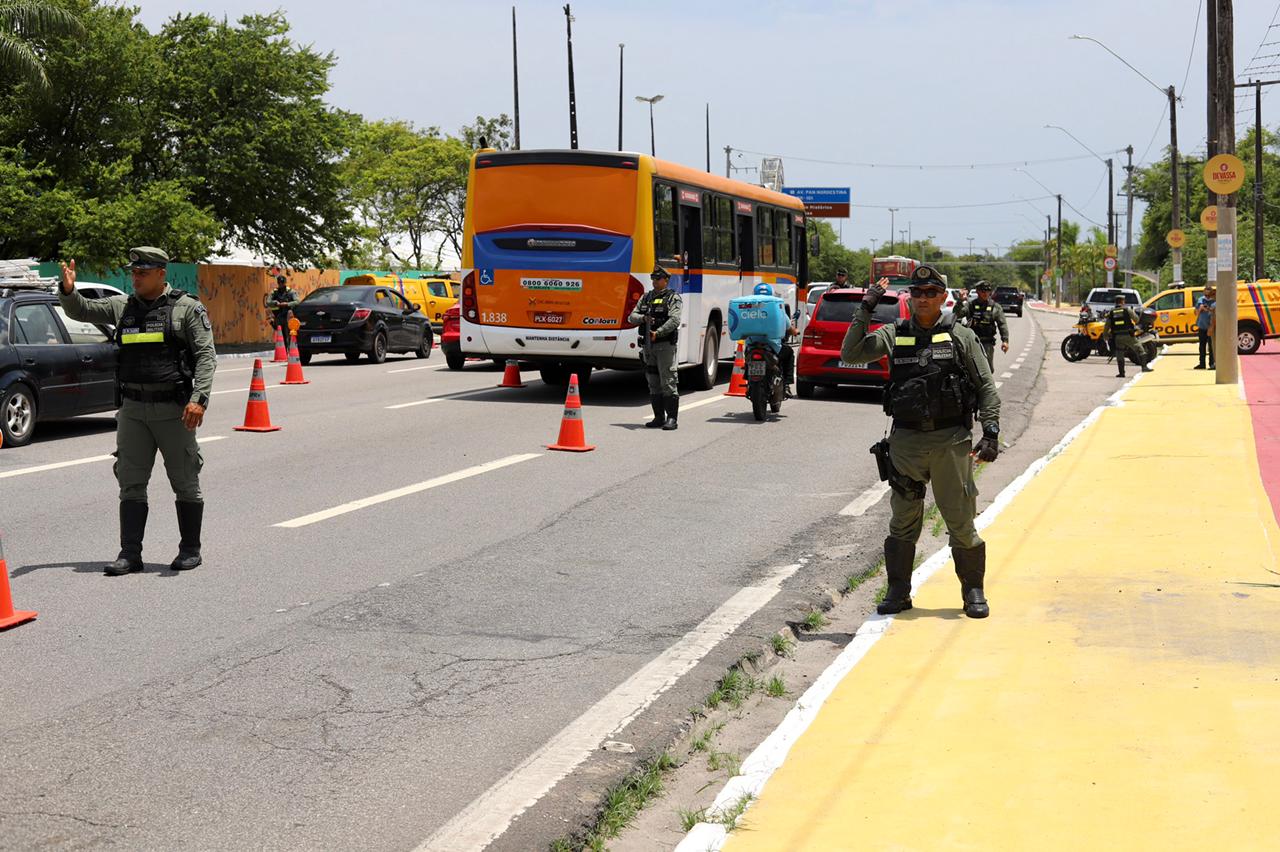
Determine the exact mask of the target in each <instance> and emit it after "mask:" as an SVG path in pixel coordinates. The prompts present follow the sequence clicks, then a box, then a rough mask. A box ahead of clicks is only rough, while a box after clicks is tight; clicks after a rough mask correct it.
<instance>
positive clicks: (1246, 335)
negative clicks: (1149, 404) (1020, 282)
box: [1090, 278, 1280, 355]
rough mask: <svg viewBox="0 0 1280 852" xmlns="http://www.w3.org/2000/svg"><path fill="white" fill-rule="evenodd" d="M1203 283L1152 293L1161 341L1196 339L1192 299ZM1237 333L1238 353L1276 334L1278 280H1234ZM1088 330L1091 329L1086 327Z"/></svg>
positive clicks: (1279, 318) (1278, 327) (1279, 299)
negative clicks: (1237, 322) (1247, 281)
mask: <svg viewBox="0 0 1280 852" xmlns="http://www.w3.org/2000/svg"><path fill="white" fill-rule="evenodd" d="M1202 295H1204V288H1203V287H1183V288H1181V289H1177V290H1164V291H1162V292H1160V293H1157V294H1156V295H1154V296H1152V297H1151V298H1150V299H1148V300H1147V302H1146V305H1145V306H1146V307H1148V308H1151V309H1153V310H1154V311H1155V312H1156V317H1155V326H1154V329H1155V332H1156V334H1157V335H1159V337H1160V342H1162V343H1179V342H1182V341H1187V340H1195V339H1196V302H1197V301H1198V300H1199V299H1200V297H1201V296H1202ZM1236 310H1237V312H1238V318H1239V333H1238V337H1237V340H1236V348H1237V349H1238V350H1239V352H1240V354H1241V355H1252V354H1253V353H1254V352H1257V351H1258V347H1259V346H1261V345H1262V341H1263V340H1273V339H1275V338H1277V337H1280V281H1271V280H1269V279H1266V278H1264V279H1262V280H1260V281H1256V282H1254V283H1251V284H1250V283H1245V282H1244V281H1237V282H1236ZM1090 331H1092V329H1090Z"/></svg>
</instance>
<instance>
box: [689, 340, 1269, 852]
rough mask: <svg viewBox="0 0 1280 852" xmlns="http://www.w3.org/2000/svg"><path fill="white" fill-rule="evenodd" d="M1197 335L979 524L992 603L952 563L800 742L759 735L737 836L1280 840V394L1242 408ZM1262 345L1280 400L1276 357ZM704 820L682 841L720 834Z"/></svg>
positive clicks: (775, 840)
mask: <svg viewBox="0 0 1280 852" xmlns="http://www.w3.org/2000/svg"><path fill="white" fill-rule="evenodd" d="M1190 348H1191V347H1189V346H1180V347H1172V352H1171V355H1169V356H1166V357H1165V358H1163V359H1161V360H1160V361H1159V362H1158V363H1157V364H1156V372H1154V373H1151V374H1147V375H1143V376H1142V377H1141V378H1140V379H1139V380H1137V381H1136V382H1135V383H1133V384H1132V385H1131V386H1130V387H1129V388H1128V389H1127V390H1126V391H1123V392H1122V393H1121V394H1119V395H1118V398H1117V399H1116V400H1115V402H1114V404H1112V405H1110V406H1108V407H1106V408H1105V409H1104V410H1102V411H1101V413H1100V414H1099V416H1098V417H1097V418H1096V420H1095V421H1094V422H1092V423H1091V424H1090V425H1088V426H1087V427H1085V428H1084V429H1083V431H1082V432H1080V434H1079V435H1078V437H1076V438H1075V440H1074V441H1072V442H1071V443H1070V444H1068V445H1067V446H1066V447H1065V449H1063V450H1061V452H1060V453H1059V454H1058V455H1057V456H1056V457H1054V458H1053V459H1052V460H1050V461H1049V462H1048V463H1047V464H1046V465H1045V466H1044V467H1043V469H1041V470H1040V471H1039V472H1038V473H1037V474H1036V475H1035V476H1033V477H1031V478H1030V479H1029V481H1028V482H1027V483H1026V485H1025V487H1024V488H1023V489H1022V490H1021V491H1020V493H1018V494H1017V495H1016V496H1015V497H1014V498H1013V499H1012V501H1011V502H1009V503H1008V504H1007V505H1006V506H1005V508H1004V509H1003V511H1001V512H1000V513H999V515H998V516H997V517H996V518H995V520H994V521H993V522H992V523H991V524H990V526H989V527H987V528H986V529H985V531H984V532H983V536H984V537H985V538H986V540H987V542H988V548H989V553H990V557H991V558H990V564H989V567H988V575H987V593H988V597H989V598H990V601H991V609H992V615H991V618H989V619H988V620H986V621H970V620H968V619H966V618H964V617H963V615H962V614H961V613H960V609H959V604H960V592H959V586H958V583H957V581H956V578H955V575H954V572H953V568H952V564H951V563H950V562H949V561H948V562H941V559H939V560H931V562H933V563H934V564H939V563H940V566H939V568H938V570H937V571H936V573H935V574H934V575H933V576H932V578H929V579H926V580H924V581H923V582H922V583H921V585H920V588H919V589H918V590H917V593H916V595H915V609H913V610H911V611H910V612H908V613H903V614H902V615H899V616H897V617H894V618H881V617H873V618H872V619H870V620H869V621H868V622H867V623H866V624H865V625H864V626H863V628H862V629H861V630H860V631H859V632H858V636H857V637H855V639H854V641H853V643H851V645H850V647H849V649H848V650H846V651H845V652H844V654H842V660H844V659H845V657H846V655H852V656H851V657H849V659H847V660H845V664H844V670H845V671H847V673H844V674H842V673H841V672H837V673H836V675H835V677H837V678H839V679H838V682H837V683H836V685H835V686H834V688H833V689H832V691H831V692H830V695H829V697H828V698H827V699H826V701H825V703H823V704H822V705H821V709H820V710H817V711H816V713H815V712H814V710H813V708H812V707H808V708H806V707H805V706H804V705H805V703H806V701H809V702H810V703H814V696H810V695H806V696H805V697H803V698H801V701H800V703H799V705H798V706H797V708H796V709H795V710H793V711H792V713H793V715H795V716H796V718H797V719H800V718H801V717H803V716H804V715H805V714H806V713H808V714H809V716H810V718H811V719H812V721H811V722H808V724H807V727H804V723H800V724H799V730H801V731H803V733H799V734H798V738H796V739H795V740H794V744H793V745H790V744H789V743H788V744H781V743H780V741H776V740H775V741H774V742H773V743H772V744H770V743H768V742H767V743H766V744H765V745H763V746H762V747H761V750H760V751H761V752H763V751H767V748H772V750H773V752H774V757H773V762H774V763H775V764H776V763H777V762H778V761H781V766H780V767H778V768H777V769H776V771H772V774H769V770H763V771H762V770H761V769H760V767H762V766H765V765H766V764H768V763H769V761H770V758H769V756H768V755H767V754H763V755H761V754H753V755H752V756H751V758H749V759H748V761H747V762H746V763H744V766H743V771H744V773H747V774H750V773H751V772H752V771H756V772H758V773H761V772H762V775H763V777H767V779H768V780H767V781H765V782H764V784H763V789H762V790H761V792H760V796H759V798H758V800H756V801H754V802H753V803H752V804H750V806H749V807H748V809H747V810H746V812H745V814H744V815H743V816H742V817H741V819H740V821H739V824H738V828H737V829H736V830H735V831H734V832H733V833H732V834H730V835H729V837H728V840H727V842H726V843H725V848H727V849H730V850H733V852H742V850H756V849H762V850H800V849H805V850H838V849H854V848H857V849H881V848H895V849H898V848H914V849H940V848H984V849H985V848H1000V849H1030V848H1034V849H1050V848H1061V849H1089V848H1094V849H1097V848H1105V849H1190V848H1221V849H1256V848H1264V847H1268V846H1271V847H1272V848H1274V846H1273V844H1274V843H1275V840H1276V838H1277V837H1280V808H1278V807H1277V806H1276V803H1275V791H1274V783H1275V779H1276V778H1277V777H1280V564H1278V557H1277V553H1278V552H1280V527H1278V526H1277V520H1276V518H1277V515H1276V513H1275V512H1274V511H1273V508H1272V506H1271V505H1270V503H1269V501H1268V496H1267V491H1266V489H1265V487H1264V483H1263V481H1262V478H1261V476H1260V472H1259V471H1260V461H1259V451H1258V446H1259V444H1258V443H1257V442H1255V429H1254V423H1253V418H1254V417H1255V416H1256V417H1261V418H1262V419H1263V421H1264V422H1266V423H1269V424H1273V423H1274V420H1275V419H1276V417H1277V412H1278V411H1280V407H1277V406H1275V403H1277V402H1280V399H1277V398H1275V397H1274V396H1271V397H1270V403H1267V402H1266V401H1265V400H1264V401H1263V402H1262V403H1261V404H1259V403H1257V401H1256V400H1255V405H1254V406H1252V408H1251V406H1250V405H1249V404H1248V403H1247V402H1246V400H1245V399H1244V398H1243V396H1242V394H1241V389H1240V388H1239V387H1234V386H1216V385H1214V384H1213V374H1212V373H1211V372H1208V371H1202V372H1201V371H1195V372H1193V371H1192V370H1191V369H1190V367H1191V366H1192V363H1193V362H1192V360H1191V359H1188V358H1186V357H1184V356H1185V354H1186V352H1187V351H1188V350H1189V349H1190ZM1253 358H1254V359H1257V360H1256V361H1251V360H1250V359H1249V358H1246V359H1243V360H1244V361H1245V362H1248V366H1247V368H1246V385H1247V386H1248V385H1249V384H1250V382H1252V383H1253V384H1254V385H1256V386H1258V387H1260V388H1263V387H1265V388H1268V389H1269V390H1268V391H1267V393H1268V394H1274V393H1276V392H1277V391H1278V390H1280V381H1277V379H1280V355H1278V356H1274V357H1273V356H1266V355H1259V356H1253ZM1263 358H1266V360H1265V361H1263V360H1262V359H1263ZM1272 364H1275V366H1274V367H1272V366H1271V365H1272ZM1257 371H1263V372H1262V373H1258V374H1257V375H1254V376H1253V378H1252V379H1251V378H1250V375H1251V374H1253V373H1257ZM1264 375H1265V376H1266V377H1269V379H1265V380H1264ZM1268 404H1270V405H1271V407H1270V408H1267V405H1268ZM1259 434H1262V433H1261V432H1260V433H1259ZM1272 437H1273V438H1274V434H1273V435H1272ZM997 463H998V462H997ZM1270 470H1271V471H1272V472H1273V473H1274V470H1275V468H1274V467H1272V468H1270ZM943 558H945V557H943ZM929 564H930V563H926V565H925V566H922V568H927V567H928V566H929ZM918 573H922V572H918ZM855 664H856V665H855ZM840 665H841V663H840V662H839V661H838V662H837V663H836V664H835V666H833V669H835V668H837V667H838V666H840ZM824 677H826V675H824ZM820 685H821V682H820V683H819V684H815V687H814V689H815V690H817V689H818V687H819V686H820ZM788 718H789V719H791V717H788ZM806 721H807V720H806ZM784 727H785V725H784ZM771 739H774V738H771ZM788 745H789V751H787V746H788ZM784 755H785V759H784V757H783V756H784ZM735 780H738V779H735ZM745 789H750V788H749V787H748V788H745ZM726 792H728V791H726ZM739 801H742V799H741V798H740V799H739ZM703 828H705V829H707V830H706V831H704V832H703V833H702V834H701V835H699V829H703ZM699 829H695V831H694V832H693V833H691V834H690V835H689V837H688V838H687V840H686V843H685V844H682V846H681V848H682V849H686V848H688V849H693V848H699V849H702V848H707V846H708V845H710V846H717V845H719V843H720V842H721V841H722V839H723V835H722V834H721V835H720V836H716V832H714V831H711V830H710V829H711V827H710V826H699ZM1268 837H1269V838H1271V840H1267V838H1268Z"/></svg>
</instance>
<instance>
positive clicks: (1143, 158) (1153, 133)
mask: <svg viewBox="0 0 1280 852" xmlns="http://www.w3.org/2000/svg"><path fill="white" fill-rule="evenodd" d="M1168 111H1169V102H1168V101H1165V104H1164V107H1163V108H1162V109H1161V110H1160V117H1159V118H1158V119H1156V129H1155V130H1153V131H1151V140H1150V141H1149V142H1147V147H1146V150H1144V151H1143V152H1142V156H1141V157H1139V158H1138V165H1139V166H1144V165H1146V163H1147V154H1148V153H1149V152H1150V151H1151V146H1152V145H1154V144H1156V136H1157V135H1158V134H1159V133H1160V127H1161V126H1162V125H1163V124H1164V116H1165V113H1167V112H1168Z"/></svg>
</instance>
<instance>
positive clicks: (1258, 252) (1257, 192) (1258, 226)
mask: <svg viewBox="0 0 1280 852" xmlns="http://www.w3.org/2000/svg"><path fill="white" fill-rule="evenodd" d="M1262 261H1263V257H1262V81H1261V80H1259V81H1258V82H1257V84H1256V85H1254V87H1253V280H1254V281H1257V280H1259V279H1260V278H1262Z"/></svg>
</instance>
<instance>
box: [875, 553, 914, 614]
mask: <svg viewBox="0 0 1280 852" xmlns="http://www.w3.org/2000/svg"><path fill="white" fill-rule="evenodd" d="M915 561H916V546H915V545H914V544H913V543H911V542H909V541H903V540H902V539H900V538H892V537H890V538H886V539H885V540H884V572H885V574H887V575H889V588H888V590H887V591H885V593H884V600H882V601H881V602H880V603H878V604H876V612H878V613H880V614H881V615H893V614H894V613H895V612H905V611H906V610H909V609H911V569H912V568H913V567H914V565H915Z"/></svg>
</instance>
